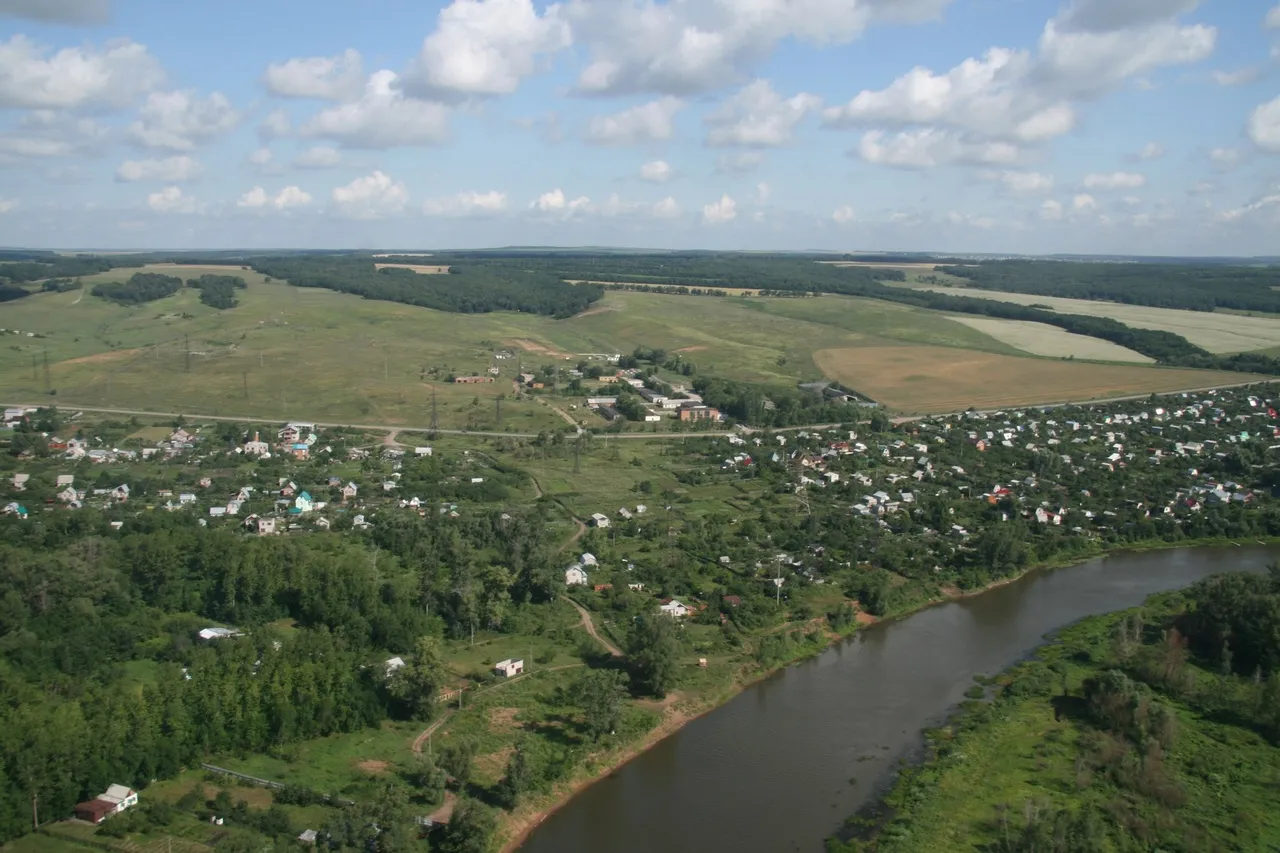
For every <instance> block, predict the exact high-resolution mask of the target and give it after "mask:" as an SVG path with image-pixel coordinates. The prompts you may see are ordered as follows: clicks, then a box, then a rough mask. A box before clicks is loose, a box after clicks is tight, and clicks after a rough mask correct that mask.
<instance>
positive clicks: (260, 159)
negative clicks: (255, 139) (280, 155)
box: [249, 147, 275, 168]
mask: <svg viewBox="0 0 1280 853" xmlns="http://www.w3.org/2000/svg"><path fill="white" fill-rule="evenodd" d="M274 158H275V155H274V154H272V153H271V149H270V148H265V147H264V148H256V149H254V151H253V153H251V154H250V155H249V162H250V163H251V164H252V165H254V166H258V167H259V168H261V167H263V166H267V165H270V163H271V161H272V160H273V159H274Z"/></svg>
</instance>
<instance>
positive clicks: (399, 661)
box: [383, 656, 404, 678]
mask: <svg viewBox="0 0 1280 853" xmlns="http://www.w3.org/2000/svg"><path fill="white" fill-rule="evenodd" d="M383 666H384V667H385V668H386V670H387V678H390V677H391V675H392V674H393V673H394V672H395V671H396V670H398V669H400V668H401V667H403V666H404V658H402V657H399V656H397V657H393V658H390V659H388V660H387V661H386V662H385V663H383Z"/></svg>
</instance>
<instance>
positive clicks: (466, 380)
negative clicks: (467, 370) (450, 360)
mask: <svg viewBox="0 0 1280 853" xmlns="http://www.w3.org/2000/svg"><path fill="white" fill-rule="evenodd" d="M492 381H493V377H492V376H455V377H453V382H454V384H455V385H483V384H484V383H486V382H492Z"/></svg>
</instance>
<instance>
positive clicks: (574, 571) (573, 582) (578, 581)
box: [564, 563, 587, 586]
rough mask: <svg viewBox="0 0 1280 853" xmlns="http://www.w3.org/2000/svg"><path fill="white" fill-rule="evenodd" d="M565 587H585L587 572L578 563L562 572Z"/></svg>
mask: <svg viewBox="0 0 1280 853" xmlns="http://www.w3.org/2000/svg"><path fill="white" fill-rule="evenodd" d="M564 585H565V586H586V585H587V572H586V570H585V569H584V568H583V567H582V565H581V564H580V563H574V564H573V565H572V566H570V567H569V568H567V569H565V570H564Z"/></svg>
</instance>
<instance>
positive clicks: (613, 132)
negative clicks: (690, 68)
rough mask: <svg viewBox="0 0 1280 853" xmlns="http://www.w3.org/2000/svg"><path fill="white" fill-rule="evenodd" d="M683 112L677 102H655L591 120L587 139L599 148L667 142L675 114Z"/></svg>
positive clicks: (678, 101)
mask: <svg viewBox="0 0 1280 853" xmlns="http://www.w3.org/2000/svg"><path fill="white" fill-rule="evenodd" d="M683 108H684V101H681V100H680V99H679V98H659V99H658V100H656V101H650V102H649V103H647V104H640V105H639V106H635V107H631V108H630V109H625V110H623V111H622V112H620V113H614V114H613V115H607V116H596V117H595V118H593V119H591V127H590V129H589V130H588V132H587V138H588V139H589V140H590V141H592V142H595V143H598V144H601V145H635V144H638V143H643V142H659V141H662V140H666V139H670V138H671V136H672V134H674V133H675V117H676V113H678V112H680V110H681V109H683Z"/></svg>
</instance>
